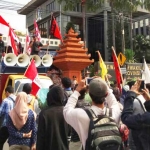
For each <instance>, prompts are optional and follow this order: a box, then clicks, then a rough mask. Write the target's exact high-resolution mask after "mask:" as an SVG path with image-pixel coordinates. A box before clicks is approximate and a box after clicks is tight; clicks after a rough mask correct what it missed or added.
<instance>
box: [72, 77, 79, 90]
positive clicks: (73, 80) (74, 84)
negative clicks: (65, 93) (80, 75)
mask: <svg viewBox="0 0 150 150" xmlns="http://www.w3.org/2000/svg"><path fill="white" fill-rule="evenodd" d="M72 78H73V79H72V90H74V89H75V87H76V85H77V84H78V81H77V77H76V76H73V77H72Z"/></svg>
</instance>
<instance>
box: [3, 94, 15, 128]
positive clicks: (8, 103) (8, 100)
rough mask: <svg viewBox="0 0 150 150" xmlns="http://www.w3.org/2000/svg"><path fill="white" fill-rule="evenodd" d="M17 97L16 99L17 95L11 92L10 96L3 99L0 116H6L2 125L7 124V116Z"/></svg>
mask: <svg viewBox="0 0 150 150" xmlns="http://www.w3.org/2000/svg"><path fill="white" fill-rule="evenodd" d="M15 99H16V96H15V95H13V94H11V95H10V96H9V97H7V98H5V99H4V100H3V101H2V104H1V106H0V117H2V116H4V120H3V124H2V126H6V122H7V117H8V114H9V112H10V111H11V110H12V109H13V108H14V104H15V103H14V102H15Z"/></svg>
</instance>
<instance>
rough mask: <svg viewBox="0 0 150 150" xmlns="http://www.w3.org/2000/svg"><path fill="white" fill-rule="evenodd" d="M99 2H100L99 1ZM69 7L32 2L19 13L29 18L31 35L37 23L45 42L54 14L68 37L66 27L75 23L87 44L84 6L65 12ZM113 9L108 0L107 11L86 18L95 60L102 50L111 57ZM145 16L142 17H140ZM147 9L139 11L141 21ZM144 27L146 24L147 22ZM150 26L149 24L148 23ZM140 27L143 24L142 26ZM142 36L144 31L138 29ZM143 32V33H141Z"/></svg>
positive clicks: (54, 1) (43, 0)
mask: <svg viewBox="0 0 150 150" xmlns="http://www.w3.org/2000/svg"><path fill="white" fill-rule="evenodd" d="M95 2H96V1H95ZM64 6H65V3H62V4H59V3H58V1H57V0H31V1H30V2H29V3H28V4H27V5H25V6H24V7H23V8H22V9H21V10H18V13H19V14H23V15H26V21H27V27H28V29H29V32H30V33H32V32H33V31H34V25H33V22H34V20H37V23H38V26H39V30H40V32H41V36H42V37H43V38H49V29H50V20H51V13H53V14H54V16H55V17H56V20H57V22H58V24H59V27H60V31H61V34H62V36H63V37H64V36H65V34H66V25H67V23H68V22H72V23H73V24H74V25H75V30H76V32H78V34H79V37H80V38H81V39H82V40H84V36H83V35H84V30H83V29H84V27H83V17H82V16H83V12H82V6H81V4H77V6H76V7H75V8H74V9H73V10H72V11H64V10H63V8H64ZM110 12H111V8H110V5H109V3H108V2H107V0H105V2H104V5H103V7H101V9H100V10H98V11H97V12H95V13H88V12H86V14H85V22H86V23H85V24H86V25H85V27H86V34H85V39H86V40H85V41H86V47H87V48H88V51H89V52H90V53H91V54H92V57H93V58H94V55H95V51H96V50H100V53H101V55H102V57H103V59H104V60H105V61H109V60H110V57H111V54H109V50H108V33H107V32H108V23H109V22H110V21H109V20H108V18H109V17H108V15H110ZM139 12H142V13H139ZM146 13H147V12H145V9H144V8H138V11H137V17H138V16H141V15H144V14H146ZM135 24H136V23H133V34H135V32H136V31H137V28H136V27H137V25H135ZM143 24H144V22H143ZM145 24H147V21H146V22H145ZM138 27H139V24H138ZM138 31H139V33H140V29H138ZM141 31H142V29H141ZM146 31H147V30H146V28H143V33H145V34H146Z"/></svg>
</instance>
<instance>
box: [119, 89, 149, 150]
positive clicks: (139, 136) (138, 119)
mask: <svg viewBox="0 0 150 150" xmlns="http://www.w3.org/2000/svg"><path fill="white" fill-rule="evenodd" d="M135 97H137V95H136V93H134V92H132V91H128V93H127V97H126V99H125V102H124V109H123V112H122V115H121V119H122V122H123V123H124V124H126V125H127V126H128V128H130V129H132V137H133V140H134V144H135V146H136V149H137V150H150V101H146V102H145V103H144V105H145V108H146V110H147V112H145V113H143V114H140V113H139V114H137V115H133V110H134V109H133V103H134V99H135Z"/></svg>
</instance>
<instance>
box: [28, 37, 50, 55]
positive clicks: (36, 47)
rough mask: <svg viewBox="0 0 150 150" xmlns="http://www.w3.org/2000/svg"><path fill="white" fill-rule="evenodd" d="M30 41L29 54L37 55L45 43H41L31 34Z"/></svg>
mask: <svg viewBox="0 0 150 150" xmlns="http://www.w3.org/2000/svg"><path fill="white" fill-rule="evenodd" d="M32 38H33V39H32V41H31V42H30V44H29V47H30V48H31V55H38V53H39V51H40V49H41V47H46V46H48V45H49V44H47V45H43V44H42V43H41V42H40V41H38V40H37V36H36V35H34V36H32Z"/></svg>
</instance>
